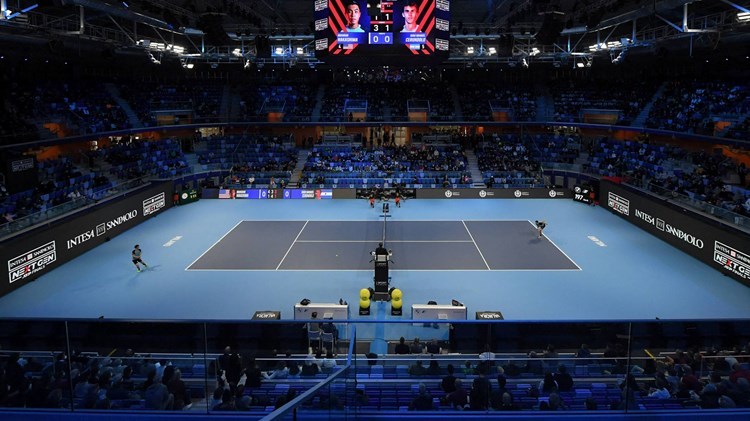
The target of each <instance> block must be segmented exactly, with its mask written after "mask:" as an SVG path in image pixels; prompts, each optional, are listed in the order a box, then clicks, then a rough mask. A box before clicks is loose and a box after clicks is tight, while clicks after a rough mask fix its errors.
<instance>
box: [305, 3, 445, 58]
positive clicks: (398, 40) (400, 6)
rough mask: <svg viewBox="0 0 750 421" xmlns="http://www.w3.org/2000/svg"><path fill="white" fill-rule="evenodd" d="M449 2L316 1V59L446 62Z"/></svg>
mask: <svg viewBox="0 0 750 421" xmlns="http://www.w3.org/2000/svg"><path fill="white" fill-rule="evenodd" d="M450 6H451V2H450V0H390V1H385V0H315V56H316V57H317V58H318V59H319V60H321V61H325V62H326V63H329V64H340V65H360V66H362V65H370V66H379V65H395V64H398V65H400V66H404V65H413V66H422V65H428V64H435V63H440V62H442V61H445V60H447V59H448V55H449V54H448V53H449V42H450Z"/></svg>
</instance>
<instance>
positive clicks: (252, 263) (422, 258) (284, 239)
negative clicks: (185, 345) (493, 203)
mask: <svg viewBox="0 0 750 421" xmlns="http://www.w3.org/2000/svg"><path fill="white" fill-rule="evenodd" d="M383 238H385V245H386V247H387V248H388V249H390V250H392V252H393V263H392V265H391V268H392V269H391V270H396V271H397V270H580V268H579V267H578V266H577V265H576V264H575V262H573V261H571V260H570V258H568V257H567V256H566V255H565V253H563V251H562V250H560V248H558V247H557V246H556V245H555V244H554V243H553V242H552V241H551V240H550V239H549V238H547V237H546V236H543V237H542V238H538V237H537V232H536V229H535V228H534V225H533V224H532V223H531V222H530V221H392V222H389V223H381V222H378V221H310V220H307V221H242V222H240V223H239V224H237V225H236V226H235V227H233V228H232V230H231V231H230V232H228V233H227V234H226V235H224V236H223V237H222V238H221V239H220V240H219V241H218V242H217V243H216V244H214V245H213V246H212V247H211V248H210V249H209V250H207V251H206V252H205V253H204V254H202V255H201V256H200V257H199V258H198V259H197V260H196V261H195V262H193V263H192V264H191V265H190V266H189V267H188V270H372V262H371V261H370V258H371V257H370V251H372V250H373V249H374V248H375V247H376V246H377V244H378V242H382V241H384V240H383Z"/></svg>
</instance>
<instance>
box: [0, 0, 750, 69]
mask: <svg viewBox="0 0 750 421" xmlns="http://www.w3.org/2000/svg"><path fill="white" fill-rule="evenodd" d="M370 1H375V0H370ZM0 4H3V5H5V6H7V7H6V9H7V10H6V12H5V13H4V18H2V19H0V37H3V38H5V39H13V40H16V41H17V40H20V39H42V40H48V41H49V40H54V41H57V42H60V43H62V42H64V41H67V40H71V39H75V40H76V41H77V42H79V43H82V42H91V43H97V42H99V43H104V44H105V45H106V46H107V47H110V48H116V49H122V48H130V47H135V48H137V47H139V46H142V45H139V42H141V40H142V39H147V40H150V42H154V43H157V44H175V45H178V44H182V45H184V46H185V48H186V51H188V52H190V53H191V55H192V58H191V59H193V60H207V61H211V60H217V61H219V62H221V61H222V60H224V59H227V60H240V61H242V60H245V59H248V58H252V52H248V53H245V52H244V51H245V46H249V47H252V45H253V41H254V38H255V37H256V36H258V35H268V36H270V37H272V38H276V39H278V40H281V41H285V42H290V43H296V45H305V44H306V43H309V42H310V40H311V39H312V37H311V35H310V34H311V30H310V29H311V25H312V16H313V0H130V1H128V0H126V1H120V0H105V1H98V0H0ZM451 9H452V10H451V14H452V16H451V32H452V40H453V41H452V42H451V57H452V58H454V57H455V58H456V59H458V60H477V59H479V60H487V59H488V57H486V56H484V57H481V56H479V57H478V56H476V55H467V54H465V51H466V50H468V47H470V46H472V45H476V44H477V43H481V42H488V41H492V42H493V43H496V42H497V39H498V38H499V37H501V36H506V37H508V38H509V39H512V40H513V45H512V48H509V49H507V50H506V51H505V54H500V56H501V57H495V58H494V59H495V60H497V59H505V60H508V59H510V60H512V59H514V58H516V57H519V56H528V57H529V58H534V60H537V61H539V60H547V61H557V60H559V59H560V57H561V56H564V55H566V54H568V55H569V54H571V53H576V54H582V55H586V56H589V55H591V53H595V54H607V53H609V54H610V55H612V57H613V60H614V57H615V56H616V55H617V54H618V53H619V52H620V50H621V49H631V50H635V49H636V48H639V47H645V48H650V49H652V50H653V49H655V48H660V49H663V48H681V49H683V50H684V49H686V48H693V47H694V46H698V47H705V48H718V47H719V46H720V43H724V44H727V43H733V44H734V45H737V42H741V45H742V47H741V49H746V48H747V47H746V46H747V45H748V44H749V43H748V42H747V38H748V37H747V36H746V34H747V33H748V32H750V31H748V29H750V14H748V17H749V19H747V20H743V19H739V18H738V13H740V14H742V13H744V12H747V11H748V9H750V1H748V0H734V1H730V0H697V1H694V0H454V1H453V2H452V3H451ZM11 15H13V17H12V19H8V17H10V16H11ZM550 26H551V28H550ZM561 31H562V33H561ZM196 34H201V35H196ZM633 35H635V37H633ZM626 39H635V40H636V42H633V43H632V44H631V45H627V44H626V45H620V46H617V45H615V46H614V47H611V46H610V47H607V48H604V49H597V50H596V51H593V50H591V46H592V45H599V44H607V43H614V44H617V42H618V41H619V40H626ZM686 39H689V43H687V42H684V40H686ZM240 45H241V46H242V48H243V55H242V57H232V56H231V54H230V52H231V51H233V49H236V48H237V47H238V46H240ZM535 49H536V51H539V53H534V52H533V51H535ZM247 51H250V48H248V50H247ZM503 55H504V56H505V57H504V58H503V57H502V56H503ZM532 56H534V57H532ZM489 59H492V58H491V57H489ZM310 60H312V58H311V59H310Z"/></svg>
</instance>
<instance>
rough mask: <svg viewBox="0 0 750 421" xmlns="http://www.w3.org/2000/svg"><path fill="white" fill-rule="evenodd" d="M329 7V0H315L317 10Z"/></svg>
mask: <svg viewBox="0 0 750 421" xmlns="http://www.w3.org/2000/svg"><path fill="white" fill-rule="evenodd" d="M326 9H328V0H315V11H316V12H320V11H321V10H326Z"/></svg>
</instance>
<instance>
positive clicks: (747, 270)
mask: <svg viewBox="0 0 750 421" xmlns="http://www.w3.org/2000/svg"><path fill="white" fill-rule="evenodd" d="M714 262H716V263H718V264H720V265H721V266H722V267H723V268H724V269H726V270H728V271H730V272H732V273H734V274H735V275H737V276H739V277H740V278H743V279H750V256H748V255H747V254H746V253H743V252H741V251H739V250H737V249H736V248H734V247H730V246H728V245H726V244H724V243H721V242H719V241H716V242H714Z"/></svg>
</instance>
